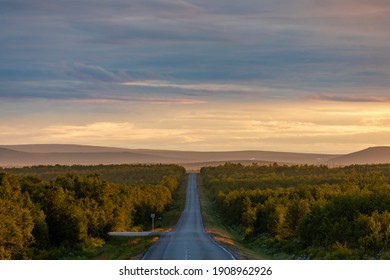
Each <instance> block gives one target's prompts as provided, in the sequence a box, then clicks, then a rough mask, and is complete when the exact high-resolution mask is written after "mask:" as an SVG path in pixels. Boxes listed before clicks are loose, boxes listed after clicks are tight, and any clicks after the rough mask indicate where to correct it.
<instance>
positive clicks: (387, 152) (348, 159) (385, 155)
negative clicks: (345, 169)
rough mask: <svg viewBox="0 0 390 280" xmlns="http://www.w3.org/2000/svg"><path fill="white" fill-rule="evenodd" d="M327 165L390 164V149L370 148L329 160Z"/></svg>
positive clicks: (382, 147)
mask: <svg viewBox="0 0 390 280" xmlns="http://www.w3.org/2000/svg"><path fill="white" fill-rule="evenodd" d="M328 163H329V164H335V165H351V164H379V163H390V147H386V146H378V147H370V148H367V149H364V150H361V151H358V152H354V153H350V154H347V155H343V156H340V157H336V158H333V159H331V160H329V162H328Z"/></svg>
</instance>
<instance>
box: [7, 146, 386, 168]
mask: <svg viewBox="0 0 390 280" xmlns="http://www.w3.org/2000/svg"><path fill="white" fill-rule="evenodd" d="M225 162H235V163H238V162H240V163H242V164H251V163H258V164H272V163H274V162H277V163H280V164H330V165H350V164H366V163H390V147H372V148H368V149H365V150H362V151H359V152H355V153H351V154H347V155H328V154H310V153H288V152H270V151H233V152H191V151H167V150H147V149H125V148H113V147H100V146H85V145H62V144H51V145H48V144H44V145H0V166H15V167H17V166H31V165H55V164H63V165H73V164H81V165H95V164H124V163H128V164H134V163H141V164H157V163H167V164H170V163H175V164H181V165H183V166H185V167H187V168H190V169H198V168H200V167H202V166H208V165H217V164H223V163H225Z"/></svg>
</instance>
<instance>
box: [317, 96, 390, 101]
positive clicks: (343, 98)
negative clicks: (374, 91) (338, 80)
mask: <svg viewBox="0 0 390 280" xmlns="http://www.w3.org/2000/svg"><path fill="white" fill-rule="evenodd" d="M313 99H314V100H324V101H335V102H358V103H389V102H390V96H372V95H363V96H362V95H360V96H359V95H341V94H319V95H315V96H313Z"/></svg>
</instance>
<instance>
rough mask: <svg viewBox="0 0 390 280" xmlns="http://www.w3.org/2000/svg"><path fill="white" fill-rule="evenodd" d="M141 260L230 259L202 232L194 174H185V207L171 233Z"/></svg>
mask: <svg viewBox="0 0 390 280" xmlns="http://www.w3.org/2000/svg"><path fill="white" fill-rule="evenodd" d="M144 259H145V260H231V259H234V257H233V256H232V255H231V254H230V253H229V252H228V251H227V250H226V249H224V248H223V247H221V246H220V245H218V244H217V243H215V241H214V240H213V239H211V237H210V236H209V235H208V234H207V233H206V232H205V231H204V228H203V223H202V216H201V213H200V205H199V197H198V192H197V190H196V174H194V173H190V174H189V175H188V185H187V196H186V207H185V209H184V211H183V214H182V215H181V217H180V219H179V222H178V223H177V225H176V227H175V228H174V230H173V231H172V232H171V233H167V234H165V235H163V236H161V237H160V239H159V240H158V241H157V242H156V243H155V244H154V245H153V246H152V247H151V248H150V249H149V251H148V252H146V254H145V256H144Z"/></svg>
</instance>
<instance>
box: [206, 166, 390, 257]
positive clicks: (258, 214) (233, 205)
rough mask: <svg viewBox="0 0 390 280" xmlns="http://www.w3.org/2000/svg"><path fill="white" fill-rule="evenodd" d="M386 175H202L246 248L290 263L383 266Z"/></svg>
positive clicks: (308, 171) (389, 242)
mask: <svg viewBox="0 0 390 280" xmlns="http://www.w3.org/2000/svg"><path fill="white" fill-rule="evenodd" d="M389 170H390V165H377V166H366V168H363V167H362V166H349V167H345V168H328V167H326V166H279V165H271V166H247V167H245V166H242V165H240V164H238V165H236V164H225V165H224V166H219V167H210V168H203V169H202V170H201V175H202V178H203V181H204V186H205V187H206V188H208V189H209V190H210V193H211V195H212V196H213V197H214V201H215V207H216V209H217V211H218V212H219V213H220V215H221V216H222V217H224V222H225V223H226V224H228V225H229V226H230V227H232V228H235V229H237V230H239V231H240V232H242V234H243V235H244V236H245V239H246V240H247V241H248V242H254V243H256V242H257V243H261V244H265V245H266V246H268V247H270V248H273V249H275V250H279V251H282V252H285V253H287V254H289V255H291V256H293V257H295V258H312V259H388V258H390V185H389V178H390V177H389ZM236 178H237V180H236ZM272 178H274V180H273V179H272ZM235 182H236V187H234V184H235ZM224 186H226V187H224ZM256 186H257V187H256Z"/></svg>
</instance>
